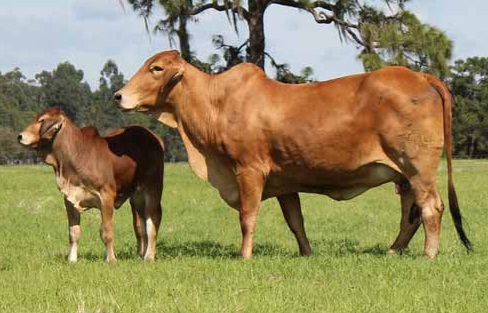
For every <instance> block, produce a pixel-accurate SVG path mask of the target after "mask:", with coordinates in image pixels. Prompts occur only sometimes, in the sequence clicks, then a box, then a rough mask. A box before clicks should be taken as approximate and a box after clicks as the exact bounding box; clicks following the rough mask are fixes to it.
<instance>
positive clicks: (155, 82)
mask: <svg viewBox="0 0 488 313" xmlns="http://www.w3.org/2000/svg"><path fill="white" fill-rule="evenodd" d="M114 99H115V102H116V103H117V105H119V106H120V107H121V108H122V109H124V110H137V111H141V112H145V113H147V114H151V115H153V116H155V117H157V118H158V119H159V120H160V121H161V122H162V123H164V124H166V125H168V126H171V127H177V128H178V131H179V132H180V134H181V137H182V139H183V142H184V144H185V147H186V149H187V152H188V157H189V163H190V166H191V168H192V169H193V171H194V172H195V173H196V175H197V176H198V177H200V178H202V179H204V180H207V181H209V182H210V183H211V184H212V185H213V186H214V187H215V188H217V189H218V190H219V193H220V195H221V197H222V198H223V199H224V200H225V201H226V202H227V203H228V204H229V205H230V206H232V207H234V208H236V209H238V210H239V216H240V223H241V230H242V234H243V242H242V246H241V254H242V256H244V257H246V258H250V257H251V256H252V234H253V232H254V227H255V221H256V217H257V213H258V209H259V206H260V202H261V200H263V199H266V198H270V197H277V198H278V200H279V202H280V205H281V208H282V210H283V214H284V216H285V219H286V221H287V223H288V225H289V227H290V229H291V230H292V231H293V233H294V234H295V236H296V239H297V241H298V245H299V248H300V252H301V253H302V254H305V255H306V254H309V253H310V246H309V243H308V240H307V238H306V235H305V230H304V227H303V217H302V213H301V207H300V201H299V197H298V193H299V192H311V193H319V194H324V195H328V196H330V197H332V198H334V199H336V200H347V199H351V198H353V197H356V196H357V195H359V194H361V193H363V192H365V191H366V190H368V189H370V188H373V187H375V186H378V185H381V184H384V183H387V182H395V183H396V184H397V185H398V186H402V188H399V190H401V191H402V192H401V202H402V219H401V226H400V232H399V234H398V237H397V239H396V240H395V242H394V243H393V245H392V246H391V248H390V250H389V252H390V253H394V252H401V251H402V250H403V249H404V248H405V247H406V246H407V245H408V243H409V241H410V239H411V238H412V236H413V235H414V233H415V232H416V230H417V229H418V227H419V225H420V224H421V221H422V222H423V225H424V229H425V232H426V240H425V249H424V252H425V254H426V255H427V256H429V257H435V255H436V254H437V252H438V242H439V234H440V222H441V216H442V212H443V204H442V201H441V199H440V196H439V192H438V189H437V183H436V176H437V167H438V165H439V161H440V158H441V154H442V150H443V147H444V142H446V144H447V146H446V149H447V151H448V169H449V173H448V174H449V175H448V176H449V182H450V186H452V188H449V190H450V199H453V200H454V199H455V193H454V187H453V185H452V173H451V172H452V168H451V149H452V142H451V139H450V136H451V124H452V121H451V107H452V101H451V97H450V95H449V92H448V91H447V89H446V87H445V86H444V84H442V83H441V82H440V81H438V80H437V79H436V78H434V77H431V76H428V75H425V74H421V73H415V72H412V71H410V70H408V69H406V68H403V67H390V68H385V69H382V70H378V71H375V72H372V73H365V74H358V75H352V76H347V77H343V78H339V79H334V80H330V81H326V82H318V83H309V84H299V85H288V84H283V83H280V82H277V81H274V80H271V79H269V78H268V77H266V75H265V74H264V73H263V72H262V71H261V70H260V69H259V68H258V67H256V66H254V65H252V64H240V65H237V66H235V67H233V68H231V69H230V70H228V71H226V72H224V73H221V74H218V75H209V74H205V73H203V72H201V71H199V70H198V69H196V68H194V67H193V66H192V65H190V64H188V63H186V62H185V61H184V60H183V59H182V58H181V57H180V55H179V54H178V53H177V52H176V51H167V52H162V53H158V54H156V55H154V56H153V57H151V58H149V59H148V60H147V61H146V62H145V63H144V65H143V66H142V67H141V68H140V69H139V70H138V72H137V73H136V74H135V75H134V76H133V77H132V78H131V79H130V81H129V82H128V83H127V85H126V86H125V87H124V88H122V89H121V90H119V91H118V92H117V93H116V94H115V98H114ZM456 203H457V201H456ZM450 207H451V212H454V213H453V217H455V221H456V226H457V230H458V232H459V234H460V236H461V238H462V239H463V242H464V243H465V245H466V246H467V247H470V243H469V240H468V239H467V238H466V236H465V234H464V231H463V229H462V224H461V216H460V214H459V208H458V207H457V204H455V205H451V206H450ZM414 210H419V214H417V216H416V218H411V219H410V220H409V216H414V215H415V214H410V212H411V211H414Z"/></svg>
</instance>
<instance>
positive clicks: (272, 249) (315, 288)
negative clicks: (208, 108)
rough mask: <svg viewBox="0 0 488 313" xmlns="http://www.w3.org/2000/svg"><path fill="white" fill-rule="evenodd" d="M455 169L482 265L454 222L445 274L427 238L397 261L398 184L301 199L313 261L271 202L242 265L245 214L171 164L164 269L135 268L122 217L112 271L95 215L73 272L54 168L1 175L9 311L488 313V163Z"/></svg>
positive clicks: (0, 307)
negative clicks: (241, 218) (392, 247)
mask: <svg viewBox="0 0 488 313" xmlns="http://www.w3.org/2000/svg"><path fill="white" fill-rule="evenodd" d="M454 167H455V173H454V179H455V184H456V188H457V192H458V196H459V201H460V205H461V210H462V213H463V215H464V217H465V223H466V231H467V233H468V236H469V237H470V239H471V240H472V242H473V243H474V247H475V253H474V254H470V255H468V254H467V253H466V252H465V250H464V248H463V246H462V245H461V243H460V242H459V240H458V238H457V236H456V233H455V230H454V226H453V224H452V220H451V217H450V215H449V213H448V212H447V211H446V214H445V215H444V219H443V227H442V239H441V252H440V255H439V257H438V259H437V260H436V261H433V262H430V261H427V260H426V259H424V258H423V257H422V246H423V232H422V230H419V232H418V233H417V235H416V236H415V237H414V239H413V241H412V242H411V244H410V249H409V251H408V252H407V254H406V255H403V256H394V257H387V256H386V255H385V253H386V250H387V248H388V245H389V244H391V243H392V241H393V239H394V238H395V236H396V234H397V232H398V225H399V219H400V207H399V198H398V196H397V195H395V193H394V186H393V185H392V184H387V185H384V186H381V187H379V188H376V189H374V190H371V191H369V192H367V193H366V194H364V195H362V196H360V197H358V198H356V199H353V200H350V201H345V202H336V201H333V200H331V199H328V198H326V197H324V196H318V195H302V205H303V208H304V215H305V223H306V227H307V231H308V236H309V238H310V241H311V244H312V249H313V251H314V254H313V256H312V257H309V258H301V257H299V256H298V253H297V246H296V243H295V240H294V238H293V236H292V234H291V232H290V231H289V230H288V228H287V227H286V224H285V222H284V220H283V217H282V215H281V211H280V209H279V207H278V204H277V201H276V200H273V199H270V200H268V201H265V202H264V205H263V207H262V209H261V211H260V215H259V218H258V225H257V234H256V236H255V241H254V243H255V245H254V246H255V249H254V251H255V256H254V259H253V260H252V261H243V260H240V259H239V258H238V257H237V254H238V250H239V245H240V229H239V224H238V215H237V212H236V211H234V210H232V209H229V208H228V207H227V206H226V205H225V204H224V203H223V201H222V200H220V198H219V197H218V193H217V191H216V190H214V189H213V188H211V187H210V185H207V184H205V183H204V182H202V181H199V180H197V178H195V177H194V176H193V174H192V173H191V172H190V170H189V168H188V166H187V165H185V164H178V165H173V164H167V165H166V177H165V190H164V196H163V222H162V225H161V232H160V235H159V240H158V260H157V261H156V262H155V263H153V264H149V263H144V262H143V261H141V260H140V259H139V258H138V257H137V255H136V253H135V237H134V235H133V231H132V225H131V223H132V222H131V214H130V209H129V207H128V204H125V205H124V206H123V207H121V208H120V209H119V210H118V212H117V213H116V230H115V240H116V241H115V248H116V254H117V256H118V262H117V263H116V264H113V265H108V264H105V263H104V246H103V244H102V242H101V241H100V239H99V236H98V227H99V212H98V210H91V211H89V212H86V213H84V214H83V215H82V229H83V234H82V239H81V241H80V246H79V261H78V263H77V264H68V263H67V262H66V260H65V257H66V253H67V220H66V214H65V211H64V207H63V204H62V196H61V195H60V193H59V192H58V190H57V189H56V187H55V183H54V175H53V174H52V171H51V169H50V168H49V167H47V166H18V167H0V189H1V190H2V193H1V195H0V312H2V313H3V312H486V310H487V307H488V296H487V290H488V249H487V244H486V239H487V237H488V236H487V232H488V229H487V227H486V226H485V225H486V224H485V223H486V221H487V219H486V211H485V207H486V204H487V202H488V193H487V192H486V186H488V161H478V160H476V161H456V162H455V163H454ZM439 171H440V175H439V181H440V186H441V189H442V195H443V199H444V200H445V201H447V195H446V191H445V190H446V188H445V186H446V178H445V166H444V165H443V166H442V167H441V168H440V170H439Z"/></svg>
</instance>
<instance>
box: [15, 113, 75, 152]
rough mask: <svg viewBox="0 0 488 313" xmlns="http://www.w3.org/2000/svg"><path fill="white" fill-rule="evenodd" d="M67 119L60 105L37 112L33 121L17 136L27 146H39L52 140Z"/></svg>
mask: <svg viewBox="0 0 488 313" xmlns="http://www.w3.org/2000/svg"><path fill="white" fill-rule="evenodd" d="M65 121H66V115H64V113H63V111H61V109H60V108H59V107H54V108H49V109H46V110H44V111H42V112H41V113H39V114H37V115H36V116H35V117H34V119H33V121H32V122H31V123H30V124H29V125H28V126H27V127H26V128H25V129H24V130H23V131H22V132H21V133H20V134H19V135H18V136H17V140H18V141H19V143H20V144H21V145H23V146H26V147H31V148H39V147H40V145H42V143H49V142H52V141H53V140H54V138H55V136H56V135H57V133H58V132H59V131H60V130H61V128H62V127H63V125H64V123H65Z"/></svg>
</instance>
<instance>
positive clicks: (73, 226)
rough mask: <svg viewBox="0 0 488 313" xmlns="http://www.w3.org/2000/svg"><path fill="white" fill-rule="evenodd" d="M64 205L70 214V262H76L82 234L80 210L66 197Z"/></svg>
mask: <svg viewBox="0 0 488 313" xmlns="http://www.w3.org/2000/svg"><path fill="white" fill-rule="evenodd" d="M64 206H65V207H66V213H67V214H68V226H69V252H68V262H72V263H74V262H76V261H77V260H78V240H79V239H80V236H81V227H80V212H78V210H76V208H75V207H74V206H73V204H72V203H71V202H69V201H68V200H67V199H66V198H64Z"/></svg>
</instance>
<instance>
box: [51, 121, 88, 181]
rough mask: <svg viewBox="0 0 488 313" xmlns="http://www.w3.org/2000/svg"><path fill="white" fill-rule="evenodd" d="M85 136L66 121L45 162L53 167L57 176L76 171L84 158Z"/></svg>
mask: <svg viewBox="0 0 488 313" xmlns="http://www.w3.org/2000/svg"><path fill="white" fill-rule="evenodd" d="M83 156H84V151H83V134H82V132H81V130H80V129H79V128H78V127H76V126H74V125H73V124H72V123H71V122H70V121H68V120H67V121H65V123H64V125H63V127H62V129H61V130H60V131H59V133H58V134H57V135H56V137H55V139H54V141H53V142H52V147H51V150H50V152H49V153H47V154H46V156H45V158H44V162H45V163H47V164H49V165H51V166H52V167H53V168H54V171H55V172H56V174H57V175H64V174H67V173H69V172H71V171H76V164H77V163H79V162H78V159H80V158H83Z"/></svg>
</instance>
